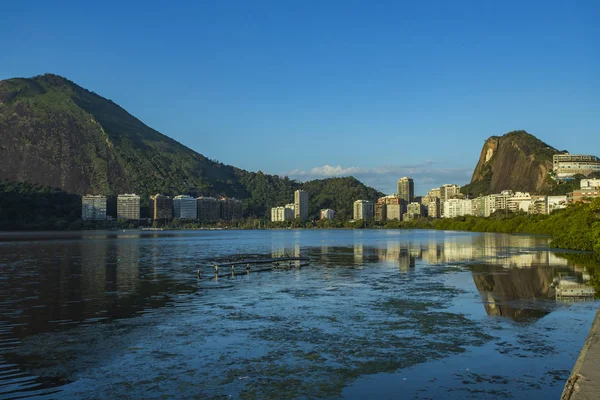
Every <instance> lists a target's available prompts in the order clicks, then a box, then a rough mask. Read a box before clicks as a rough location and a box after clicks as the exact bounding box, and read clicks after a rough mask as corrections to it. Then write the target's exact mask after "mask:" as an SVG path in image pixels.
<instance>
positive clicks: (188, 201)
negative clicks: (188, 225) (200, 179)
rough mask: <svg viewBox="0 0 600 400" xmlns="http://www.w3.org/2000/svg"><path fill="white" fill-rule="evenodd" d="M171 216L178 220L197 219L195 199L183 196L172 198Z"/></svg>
mask: <svg viewBox="0 0 600 400" xmlns="http://www.w3.org/2000/svg"><path fill="white" fill-rule="evenodd" d="M173 216H174V217H175V218H179V219H198V206H197V201H196V199H195V198H194V197H192V196H186V195H183V194H182V195H179V196H175V197H174V198H173Z"/></svg>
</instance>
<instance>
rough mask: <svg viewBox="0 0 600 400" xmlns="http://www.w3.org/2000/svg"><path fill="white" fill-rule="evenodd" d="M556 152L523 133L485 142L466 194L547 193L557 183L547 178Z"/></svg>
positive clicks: (515, 132)
mask: <svg viewBox="0 0 600 400" xmlns="http://www.w3.org/2000/svg"><path fill="white" fill-rule="evenodd" d="M558 153H560V152H559V151H558V150H556V149H555V148H553V147H552V146H549V145H548V144H546V143H544V142H542V141H541V140H540V139H538V138H536V137H535V136H533V135H531V134H529V133H527V132H525V131H512V132H509V133H507V134H505V135H503V136H492V137H490V138H489V139H487V140H486V141H485V143H484V145H483V149H482V150H481V155H480V157H479V161H478V163H477V166H476V167H475V170H474V171H473V177H472V179H471V183H470V184H469V185H466V186H464V187H463V188H462V189H461V191H462V192H463V193H465V194H471V195H474V196H478V195H480V194H490V193H500V192H501V191H502V190H509V189H510V190H513V191H525V192H531V193H548V192H552V191H553V190H554V189H555V186H556V184H555V183H553V182H552V180H551V179H550V178H549V172H550V171H552V156H553V155H554V154H558Z"/></svg>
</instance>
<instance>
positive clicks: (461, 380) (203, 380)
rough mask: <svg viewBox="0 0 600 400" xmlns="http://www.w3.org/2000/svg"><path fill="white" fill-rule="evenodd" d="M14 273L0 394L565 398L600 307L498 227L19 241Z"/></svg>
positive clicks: (4, 282) (12, 243)
mask: <svg viewBox="0 0 600 400" xmlns="http://www.w3.org/2000/svg"><path fill="white" fill-rule="evenodd" d="M286 254H287V255H296V256H298V255H301V256H306V257H309V258H310V260H311V262H310V265H308V266H303V267H301V268H291V269H288V268H281V269H273V268H271V267H270V266H269V267H267V266H263V267H256V268H253V269H252V271H251V272H250V273H249V274H246V271H245V268H244V267H240V268H239V269H238V271H236V274H235V275H232V274H231V268H230V267H227V268H224V267H222V268H221V269H220V271H219V272H220V276H219V277H218V278H215V276H214V271H213V270H212V268H211V267H210V262H211V261H217V262H223V263H226V262H227V261H229V260H236V259H239V258H240V257H254V258H264V257H265V256H266V257H278V256H282V255H286ZM198 268H200V269H201V276H200V279H199V278H198V276H197V273H196V271H197V269H198ZM0 272H1V273H0V399H12V398H25V397H29V396H33V397H39V398H47V399H51V398H57V399H58V398H60V399H96V398H121V399H127V398H149V399H152V398H200V399H211V398H215V399H219V398H242V399H269V398H273V399H281V398H348V399H364V398H390V399H397V398H422V399H428V398H429V399H437V398H456V399H462V398H474V399H486V398H489V399H497V398H513V399H525V398H529V399H530V398H542V397H544V398H558V397H559V396H560V393H561V391H562V388H563V385H564V382H565V380H566V378H567V377H568V375H569V373H570V370H571V368H572V367H573V364H574V362H575V359H576V358H577V355H578V353H579V350H580V349H581V346H582V344H583V342H584V340H585V337H586V335H587V332H588V329H589V327H590V324H591V321H592V319H593V316H594V314H595V312H596V309H597V308H598V305H599V304H598V303H597V302H596V301H591V300H590V301H585V302H583V301H578V302H573V301H570V302H566V301H559V300H557V299H556V298H555V293H554V289H553V286H554V285H553V281H555V280H557V279H570V280H575V281H577V282H579V283H585V282H586V281H587V280H589V276H588V274H587V272H586V271H585V269H584V268H582V267H578V266H576V265H571V264H569V263H568V262H567V261H566V260H564V259H563V258H561V257H560V254H558V255H557V254H553V253H551V252H550V251H548V248H547V239H545V238H539V237H530V236H509V235H499V234H477V233H459V232H439V231H394V230H371V231H369V230H331V231H328V230H302V231H300V230H298V231H295V230H281V231H194V232H182V231H180V232H166V231H163V232H139V231H128V232H118V233H117V232H93V233H84V234H79V233H75V234H71V233H59V234H56V233H53V234H47V235H44V234H37V233H36V234H6V233H5V234H2V236H0Z"/></svg>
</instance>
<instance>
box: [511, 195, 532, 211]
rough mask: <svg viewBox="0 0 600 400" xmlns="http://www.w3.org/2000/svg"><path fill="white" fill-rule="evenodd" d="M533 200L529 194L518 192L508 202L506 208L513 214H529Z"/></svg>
mask: <svg viewBox="0 0 600 400" xmlns="http://www.w3.org/2000/svg"><path fill="white" fill-rule="evenodd" d="M532 202H533V199H532V198H531V195H530V194H529V193H523V192H516V193H515V194H514V195H513V196H511V197H509V198H508V199H507V200H506V207H507V208H508V209H509V210H510V211H512V212H518V211H523V212H529V206H531V203H532Z"/></svg>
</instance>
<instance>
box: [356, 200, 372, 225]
mask: <svg viewBox="0 0 600 400" xmlns="http://www.w3.org/2000/svg"><path fill="white" fill-rule="evenodd" d="M373 212H374V210H373V203H372V202H371V201H369V200H356V201H355V202H354V219H355V220H360V219H369V218H373Z"/></svg>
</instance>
